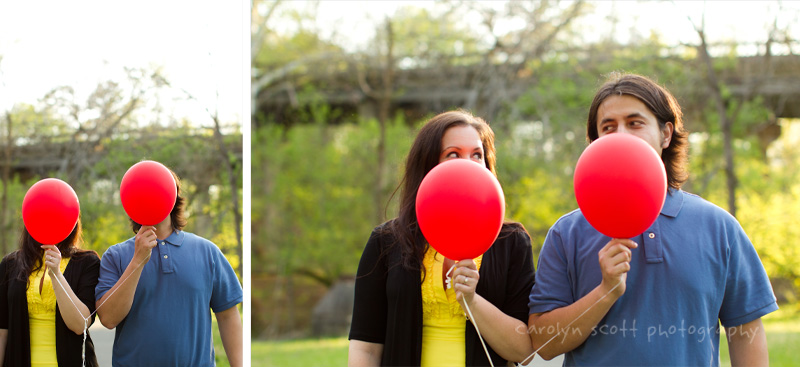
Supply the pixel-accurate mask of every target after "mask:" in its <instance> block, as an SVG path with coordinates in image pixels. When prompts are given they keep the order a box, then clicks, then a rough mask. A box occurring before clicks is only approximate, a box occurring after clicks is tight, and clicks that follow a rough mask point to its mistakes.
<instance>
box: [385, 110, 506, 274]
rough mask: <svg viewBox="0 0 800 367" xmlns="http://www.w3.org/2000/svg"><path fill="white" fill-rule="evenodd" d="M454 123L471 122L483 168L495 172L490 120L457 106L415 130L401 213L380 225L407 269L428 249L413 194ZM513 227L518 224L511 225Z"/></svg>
mask: <svg viewBox="0 0 800 367" xmlns="http://www.w3.org/2000/svg"><path fill="white" fill-rule="evenodd" d="M454 126H471V127H473V128H474V129H475V130H476V131H477V132H478V136H480V139H481V142H482V143H483V154H484V162H485V164H486V168H487V169H488V170H489V171H491V172H492V174H493V175H495V176H497V171H496V169H495V162H496V155H495V154H496V153H495V147H494V132H493V131H492V129H491V127H489V124H487V123H486V121H484V120H483V119H481V118H480V117H475V116H473V115H472V114H471V113H469V112H466V111H463V110H456V111H449V112H444V113H441V114H439V115H436V116H434V117H433V118H431V119H430V120H428V122H426V123H425V125H424V126H422V128H421V129H420V131H419V133H417V137H416V139H414V143H413V144H412V145H411V150H410V151H409V152H408V158H406V168H405V174H404V176H403V179H402V181H401V182H400V186H399V187H398V188H401V192H400V213H399V215H398V216H397V218H395V219H394V220H392V221H390V222H389V223H387V225H384V226H383V230H384V231H385V232H388V233H391V234H392V235H393V236H394V238H395V241H396V242H395V244H394V245H395V246H400V251H401V252H400V253H401V259H402V265H403V267H404V268H406V269H409V270H419V269H420V268H421V265H422V259H423V258H424V257H425V251H427V249H428V245H427V242H426V241H425V237H423V235H422V231H420V229H419V225H418V224H417V212H416V198H417V191H419V185H420V184H421V183H422V179H423V178H425V175H426V174H427V173H428V172H429V171H430V170H431V169H433V167H435V166H436V165H437V164H439V157H440V154H441V151H442V137H443V136H444V133H445V131H447V129H449V128H451V127H454ZM512 227H513V228H514V229H517V228H521V226H512Z"/></svg>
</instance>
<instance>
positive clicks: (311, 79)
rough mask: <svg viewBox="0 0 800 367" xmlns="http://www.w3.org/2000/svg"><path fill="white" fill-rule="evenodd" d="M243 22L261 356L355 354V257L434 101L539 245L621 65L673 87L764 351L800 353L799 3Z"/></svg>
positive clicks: (510, 9)
mask: <svg viewBox="0 0 800 367" xmlns="http://www.w3.org/2000/svg"><path fill="white" fill-rule="evenodd" d="M251 15H252V28H251V57H252V75H251V77H252V80H251V89H252V93H251V107H252V120H251V124H252V125H251V130H252V136H251V139H252V167H253V168H252V182H253V185H252V202H251V204H252V264H253V265H252V277H253V284H254V286H253V289H252V306H253V313H252V336H253V338H254V340H253V345H252V353H253V365H254V366H258V365H270V364H273V365H282V364H292V365H295V364H306V365H320V363H318V362H319V360H317V359H316V357H319V356H322V355H325V356H326V357H325V358H328V357H329V358H330V359H331V360H332V361H336V362H332V365H342V364H343V363H344V361H346V353H347V340H346V337H345V336H346V334H347V332H348V330H349V320H350V313H351V312H352V288H353V276H354V274H355V272H356V269H357V266H358V261H359V258H360V255H361V252H362V250H363V248H364V245H365V243H366V240H367V238H368V236H369V233H370V231H371V230H372V228H373V227H375V226H377V225H379V224H380V223H382V222H384V221H386V220H388V219H391V218H393V217H395V216H396V213H397V195H396V194H395V189H396V188H397V185H398V183H399V179H400V174H401V172H402V165H403V161H404V159H405V154H406V153H407V151H408V148H409V146H410V143H411V140H412V139H413V137H414V135H415V134H416V131H417V129H418V127H419V126H420V124H421V123H423V122H424V121H425V120H426V119H427V118H429V117H432V116H433V115H435V114H437V113H439V112H443V111H446V110H450V109H454V108H464V109H468V110H470V111H472V112H473V113H474V114H475V115H477V116H481V117H483V118H484V119H486V120H487V121H488V122H489V123H490V124H491V125H492V127H493V129H494V131H495V133H496V143H497V153H498V157H497V162H498V170H499V172H498V176H499V180H500V183H501V184H502V185H503V189H504V192H505V195H506V203H507V210H506V216H507V217H508V219H511V220H515V221H519V222H522V223H523V224H524V225H525V227H526V228H527V230H528V231H529V232H530V234H531V238H532V246H533V250H534V254H535V255H536V254H538V252H539V249H540V248H541V245H542V242H543V240H544V236H545V235H546V233H547V229H548V228H549V227H550V226H551V225H552V224H553V223H554V222H555V221H556V220H557V219H558V218H559V217H560V216H561V215H562V214H564V213H566V212H568V211H570V210H572V209H574V208H576V207H577V204H576V202H575V199H574V196H573V191H572V170H573V168H574V165H575V162H576V161H577V159H578V157H579V155H580V154H581V152H582V151H583V149H584V148H585V147H586V142H585V124H586V116H587V111H588V107H589V104H590V102H591V98H592V97H593V95H594V92H595V90H596V88H597V87H599V85H600V84H602V82H603V81H604V79H605V76H606V75H607V74H608V73H610V72H612V71H625V72H633V73H638V74H643V75H646V76H649V77H651V78H654V79H655V80H657V81H658V82H659V83H660V84H662V85H664V86H665V87H667V88H668V89H669V90H670V91H672V92H673V94H674V95H675V96H676V98H677V99H678V101H679V103H680V104H681V106H682V108H683V111H684V114H685V125H686V128H687V129H688V130H689V131H690V132H691V135H690V142H691V148H690V166H691V167H690V173H691V178H690V179H689V181H688V182H687V183H686V184H685V185H684V190H686V191H688V192H692V193H696V194H699V195H701V196H702V197H704V198H706V199H708V200H710V201H712V202H713V203H715V204H717V205H719V206H721V207H722V208H724V209H726V210H728V211H729V212H730V213H731V214H733V215H735V216H736V218H737V219H738V220H739V221H740V223H741V224H742V226H743V227H744V229H745V231H746V232H747V233H748V235H749V236H750V238H751V240H752V241H753V244H754V245H755V247H756V249H757V251H758V253H759V255H760V256H761V259H762V261H763V263H764V267H765V268H766V270H767V272H768V274H769V276H770V279H771V280H772V284H773V287H774V290H775V294H776V296H777V297H778V299H779V302H780V304H781V307H782V309H781V311H779V312H778V313H776V314H773V315H770V316H769V317H771V318H770V319H766V321H765V322H767V330H768V339H769V341H770V354H771V359H772V361H771V362H772V363H773V364H774V365H781V364H785V365H792V364H797V363H800V361H798V360H797V359H793V358H796V357H793V356H789V355H788V354H789V350H790V348H789V346H792V345H795V346H796V345H797V343H800V316H798V315H799V314H798V306H797V304H798V303H797V302H798V290H800V243H798V240H797V238H800V227H799V226H797V225H796V220H795V219H794V218H796V216H797V215H798V213H800V181H799V180H798V175H799V174H800V171H799V170H798V167H799V166H800V120H798V118H800V56H799V55H798V52H800V29H798V17H800V3H796V2H781V1H761V2H700V1H696V2H671V1H625V2H612V1H607V2H585V1H491V2H473V1H440V2H425V1H417V2H384V1H381V2H360V1H317V2H314V1H280V0H278V1H263V0H261V1H254V2H253V3H252V14H251ZM393 195H394V196H393ZM722 339H724V338H722ZM723 344H724V343H723ZM310 353H311V354H313V355H314V356H315V357H314V358H315V359H314V360H304V359H303V358H304V355H307V354H310ZM320 353H326V354H320ZM722 353H723V364H724V363H727V362H725V360H726V359H725V357H726V356H727V352H726V351H725V350H724V349H723V351H722ZM281 358H285V359H281ZM319 358H320V360H324V358H322V357H319Z"/></svg>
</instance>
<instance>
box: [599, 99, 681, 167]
mask: <svg viewBox="0 0 800 367" xmlns="http://www.w3.org/2000/svg"><path fill="white" fill-rule="evenodd" d="M596 126H597V135H598V136H601V137H602V136H604V135H608V134H614V133H622V134H631V135H634V136H637V137H639V138H641V139H642V140H644V141H646V142H647V144H650V146H652V147H653V149H655V150H656V152H658V155H659V156H661V151H662V150H664V149H666V148H667V147H669V142H670V140H671V139H672V130H673V124H672V122H667V123H666V124H665V126H664V128H661V127H659V126H658V119H656V117H655V115H653V112H652V111H650V109H649V108H647V106H645V104H644V103H642V101H640V100H639V99H637V98H636V97H633V96H629V95H621V96H619V95H613V96H611V97H608V98H606V99H605V100H604V101H603V102H602V103H601V104H600V107H599V108H598V109H597V125H596Z"/></svg>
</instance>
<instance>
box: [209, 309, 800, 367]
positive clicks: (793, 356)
mask: <svg viewBox="0 0 800 367" xmlns="http://www.w3.org/2000/svg"><path fill="white" fill-rule="evenodd" d="M762 320H763V322H764V327H765V328H766V330H767V343H768V345H769V363H770V366H772V367H780V366H800V354H798V353H797V348H798V346H800V305H784V306H781V309H780V310H778V311H776V312H773V313H772V314H769V315H767V316H766V317H764V318H763V319H762ZM348 345H349V342H348V340H347V338H331V339H302V340H289V341H253V342H252V344H251V349H250V352H251V362H252V364H251V365H252V367H267V366H282V367H283V366H286V367H291V366H304V367H327V366H346V365H347V348H348ZM220 349H221V347H220ZM225 363H227V360H225ZM720 365H721V366H730V365H731V362H730V357H729V356H728V343H727V341H726V340H725V337H724V334H723V335H722V336H721V337H720ZM218 366H221V364H218Z"/></svg>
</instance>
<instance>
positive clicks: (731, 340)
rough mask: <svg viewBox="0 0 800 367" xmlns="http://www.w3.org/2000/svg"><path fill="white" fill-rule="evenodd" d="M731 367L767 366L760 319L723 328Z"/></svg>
mask: <svg viewBox="0 0 800 367" xmlns="http://www.w3.org/2000/svg"><path fill="white" fill-rule="evenodd" d="M725 334H726V336H727V337H728V353H730V356H731V366H733V367H736V366H769V351H768V350H767V334H766V332H765V330H764V324H763V323H762V322H761V318H758V319H755V320H753V321H750V322H748V323H746V324H742V325H739V326H736V327H731V328H725Z"/></svg>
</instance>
